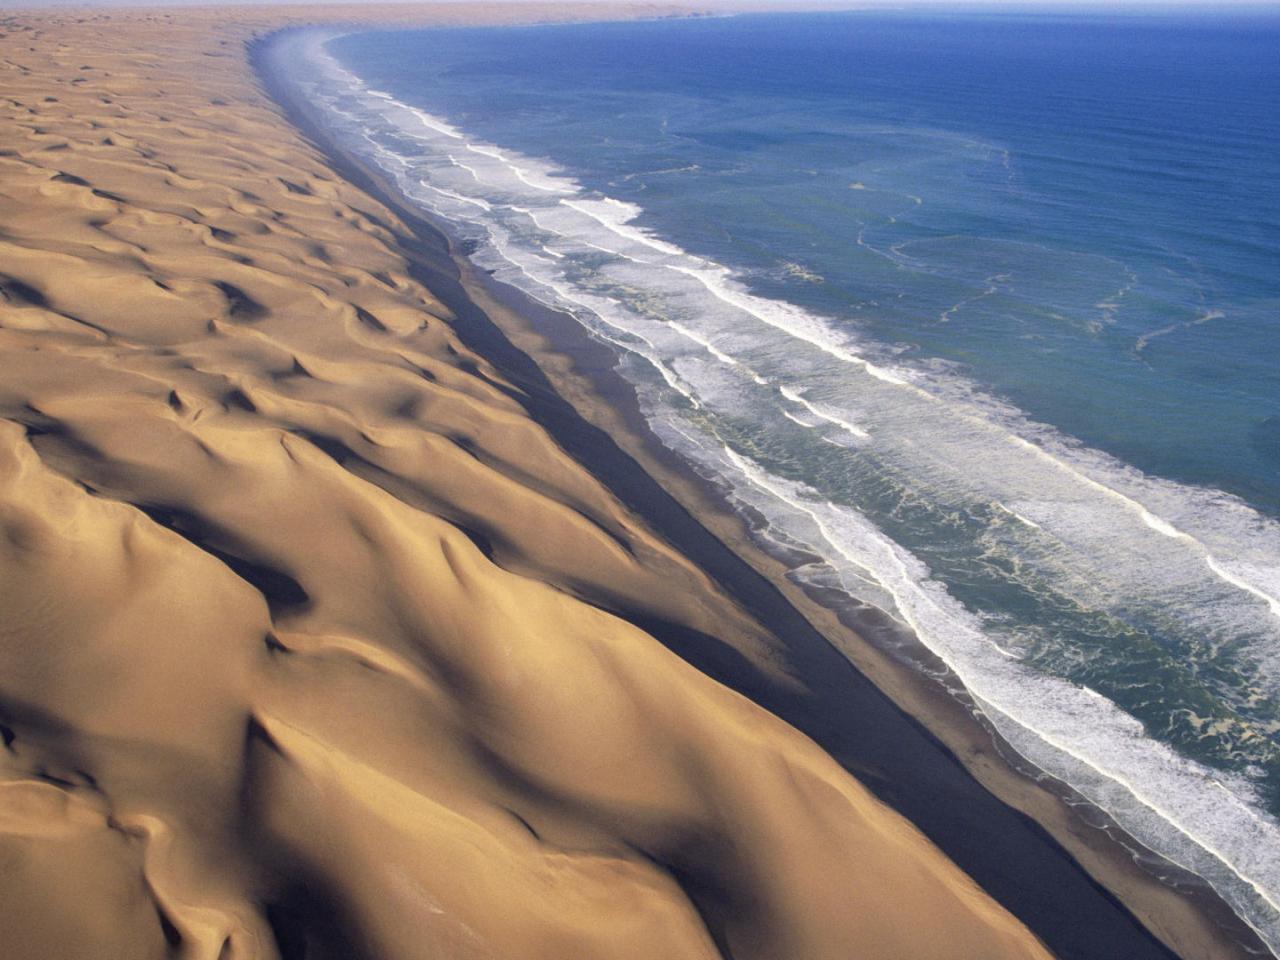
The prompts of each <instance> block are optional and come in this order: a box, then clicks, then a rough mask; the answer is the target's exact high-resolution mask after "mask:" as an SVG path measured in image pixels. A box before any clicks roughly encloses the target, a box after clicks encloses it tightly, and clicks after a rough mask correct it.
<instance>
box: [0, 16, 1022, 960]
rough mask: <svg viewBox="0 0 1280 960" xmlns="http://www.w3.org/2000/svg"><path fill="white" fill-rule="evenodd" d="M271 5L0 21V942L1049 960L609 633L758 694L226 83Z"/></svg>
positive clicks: (743, 724) (700, 683)
mask: <svg viewBox="0 0 1280 960" xmlns="http://www.w3.org/2000/svg"><path fill="white" fill-rule="evenodd" d="M301 15H302V14H301V13H298V12H294V13H288V12H285V13H262V12H258V13H254V12H252V11H242V12H241V13H239V14H225V13H224V14H223V15H221V17H218V16H214V15H211V14H208V13H199V12H192V11H188V10H183V11H175V12H173V13H172V14H160V13H156V14H146V13H124V12H110V13H96V14H92V15H90V14H57V15H55V14H53V13H46V14H16V15H12V16H10V17H8V18H5V19H4V21H3V23H2V24H0V34H3V36H2V37H0V61H2V72H0V76H2V77H3V84H2V86H0V90H2V91H3V96H2V97H0V106H3V117H2V119H0V131H2V133H0V289H2V290H3V300H2V301H0V569H2V570H3V575H2V577H0V609H2V610H3V612H4V616H3V620H2V621H0V721H3V727H2V728H0V731H2V732H3V737H4V740H3V744H4V745H3V750H2V751H0V864H2V867H0V944H3V950H2V951H0V952H2V953H3V955H4V956H5V957H6V958H13V960H20V958H37V957H38V958H52V957H57V958H81V957H85V958H88V957H93V958H105V957H114V958H135V957H136V958H143V957H182V958H209V960H215V958H221V960H230V958H249V957H254V958H258V957H261V958H271V957H285V958H296V957H307V958H313V957H333V958H348V957H360V956H370V957H397V958H401V957H403V958H410V957H431V958H440V957H491V956H496V957H531V958H532V957H546V958H557V960H561V958H588V957H636V958H640V957H643V958H653V957H663V958H673V960H674V958H677V957H691V958H692V957H714V956H720V955H723V956H728V955H732V956H734V957H738V958H752V957H755V958H783V957H786V958H801V957H811V958H819V957H830V958H841V960H843V958H848V957H852V956H858V957H864V958H871V957H892V958H901V957H911V958H914V960H923V958H932V957H939V958H941V957H957V958H959V957H970V958H972V957H983V958H997V957H1041V956H1047V954H1046V953H1045V951H1044V950H1043V949H1042V948H1041V947H1040V946H1039V945H1038V943H1037V941H1036V940H1035V939H1034V938H1033V937H1032V936H1031V935H1030V934H1029V933H1028V932H1027V931H1026V930H1025V929H1023V928H1022V927H1021V926H1020V924H1018V923H1017V922H1016V921H1015V920H1014V919H1013V918H1012V917H1011V916H1009V915H1008V914H1007V913H1005V912H1004V911H1003V910H1002V909H1001V908H1000V907H998V906H997V905H995V903H994V902H993V901H991V900H990V899H989V898H988V897H987V896H986V895H985V894H984V893H982V892H981V891H980V890H979V889H978V888H977V887H976V886H975V885H974V884H973V883H972V882H970V881H969V880H968V879H967V878H966V877H965V876H964V875H962V874H961V873H960V872H959V871H958V870H957V869H956V868H955V867H954V866H953V865H952V864H951V863H950V862H949V861H948V860H946V859H945V858H944V857H943V856H942V855H941V854H939V853H938V852H937V851H936V849H935V848H933V847H932V846H931V845H930V843H929V842H928V841H926V840H925V839H924V838H923V837H922V836H921V835H920V834H919V833H918V832H917V831H916V830H915V829H914V828H913V827H912V826H911V825H910V824H908V823H907V822H906V821H905V820H903V819H902V818H901V817H899V816H898V815H896V814H895V813H893V812H891V811H890V810H889V809H888V808H886V807H884V806H882V805H881V804H880V803H878V802H877V801H875V800H874V799H873V798H872V797H871V796H870V794H868V793H867V791H866V790H865V789H864V788H863V787H862V786H860V785H859V784H858V783H857V782H856V781H854V780H853V779H852V778H851V777H850V776H849V775H848V774H846V773H845V772H844V771H843V770H842V769H841V768H840V767H838V766H837V765H836V764H835V763H834V762H833V761H831V760H830V759H829V758H828V757H827V756H826V755H825V754H824V753H823V752H822V751H821V750H819V749H818V748H817V747H816V746H815V745H814V744H812V743H811V742H810V741H808V740H807V739H805V738H804V737H802V736H801V735H800V734H798V733H797V732H795V731H794V730H793V729H791V728H790V727H788V726H787V725H785V724H784V723H782V722H781V721H780V720H777V719H776V718H774V717H773V716H771V715H770V714H768V713H766V712H765V711H763V710H762V709H760V708H759V707H756V706H754V705H753V704H752V703H750V702H749V701H748V700H746V699H744V698H743V697H741V696H739V695H738V694H736V693H733V692H732V691H730V690H728V689H726V688H724V687H722V686H720V685H718V684H717V683H715V682H713V681H712V680H710V679H708V678H707V677H705V676H704V675H702V674H701V673H699V672H697V671H696V670H694V669H693V668H692V667H690V666H688V665H687V664H686V663H684V662H683V661H682V660H680V659H678V658H677V657H676V656H675V655H673V654H672V653H670V652H668V651H667V649H666V648H664V647H663V646H662V645H661V644H660V643H658V642H657V641H656V640H655V639H654V638H653V637H652V636H650V635H649V634H647V633H646V632H644V631H643V630H641V629H639V628H638V627H637V626H635V625H633V623H634V622H662V623H668V624H673V625H675V626H677V627H679V628H681V629H687V630H691V631H698V632H700V633H705V634H709V635H712V636H714V637H716V638H719V639H721V640H723V641H724V642H725V643H727V644H730V645H731V646H733V647H734V648H736V649H737V650H739V651H740V652H742V653H743V654H745V655H747V656H748V657H750V658H752V659H754V660H755V661H756V662H757V664H758V665H759V666H760V667H761V669H765V670H773V671H774V672H775V675H776V674H777V671H778V669H779V668H777V667H775V666H772V664H773V662H774V661H773V657H772V655H771V653H770V651H771V650H772V649H774V646H773V641H772V639H771V638H770V637H769V636H767V634H766V633H765V632H764V631H763V630H762V628H761V627H760V626H759V625H757V624H756V623H755V622H754V621H752V620H751V619H750V618H749V617H748V616H747V615H746V614H745V613H743V612H742V611H741V610H740V609H739V608H737V607H736V606H735V605H734V604H733V603H732V602H730V600H728V599H727V597H726V596H725V595H724V594H723V593H722V592H721V591H720V590H719V589H718V588H717V587H716V586H715V585H714V584H713V583H712V582H711V581H710V580H708V578H707V577H706V576H704V575H703V574H702V573H700V572H699V571H698V570H697V569H696V568H694V567H693V566H692V565H691V564H690V563H689V562H686V561H685V560H683V559H682V558H681V557H680V556H679V555H677V554H676V553H675V552H674V551H673V550H672V549H670V548H669V547H667V546H666V545H664V542H663V541H662V540H661V539H659V538H658V537H657V536H656V535H654V534H653V533H651V532H649V531H648V530H646V529H645V527H644V526H643V525H641V523H640V522H639V521H638V520H637V519H636V518H634V517H633V516H632V515H631V514H630V513H629V512H628V511H627V510H626V509H625V508H624V507H623V506H622V505H621V504H620V503H619V502H618V501H617V500H616V499H615V498H614V497H613V496H611V495H610V494H609V492H607V490H606V489H604V488H603V487H602V486H601V485H600V484H599V483H598V482H597V481H596V480H595V479H593V477H592V476H591V475H590V474H589V473H588V472H586V470H584V469H583V468H582V467H581V466H580V465H579V464H578V463H576V462H575V461H574V460H572V459H571V458H569V457H568V456H567V455H566V454H565V453H563V452H562V451H561V450H560V449H559V448H558V447H557V445H556V444H555V443H554V442H552V441H551V439H550V438H549V437H548V435H547V434H546V433H545V432H544V431H543V430H542V428H541V427H539V426H538V425H536V424H535V422H534V421H533V420H532V419H531V418H530V417H529V416H528V415H527V413H526V409H525V406H524V400H525V398H524V397H523V396H522V394H521V392H520V390H519V389H517V388H515V387H513V386H512V385H511V384H509V383H508V382H505V381H504V379H503V378H502V377H501V376H500V375H499V374H498V373H497V372H495V370H494V369H493V368H492V367H491V366H490V365H489V364H488V363H486V361H485V360H484V359H483V358H482V357H479V356H476V355H473V354H472V353H471V352H469V351H468V350H467V349H465V348H464V347H463V346H462V344H461V342H460V340H459V339H458V337H457V336H456V335H455V331H454V330H453V329H452V327H451V317H450V313H449V311H448V310H447V309H446V308H445V307H444V306H443V305H442V304H441V303H440V302H438V301H437V300H436V299H435V298H434V297H433V295H432V293H431V291H429V290H427V289H425V288H424V287H423V286H421V285H420V284H419V283H417V282H416V281H415V280H413V279H411V277H410V274H409V270H408V267H407V265H406V262H405V259H404V257H403V256H402V255H401V254H400V253H399V252H398V249H397V242H398V240H399V239H400V238H401V237H402V236H403V235H404V234H405V228H404V227H403V225H402V224H401V223H400V221H399V220H397V218H396V217H395V215H393V214H392V213H391V212H390V211H388V210H387V209H386V208H384V207H382V206H381V205H380V204H379V203H378V202H376V201H374V200H373V199H371V198H370V197H369V196H368V195H366V194H364V193H362V192H361V191H360V190H358V189H356V188H355V187H353V186H350V185H348V184H347V183H345V182H344V181H343V180H341V179H339V178H338V176H337V175H336V174H335V173H334V172H332V171H331V170H330V169H329V168H328V167H327V166H326V164H325V162H324V161H323V160H322V159H321V157H320V155H319V154H318V153H317V152H316V151H315V150H314V149H312V148H310V147H309V146H307V145H306V144H305V143H304V142H303V141H302V140H301V138H300V137H299V136H298V135H297V134H296V133H295V132H293V131H292V129H291V128H290V127H289V126H288V125H287V124H286V123H285V122H284V120H283V118H282V116H281V114H280V113H279V112H278V110H277V109H276V108H275V107H274V106H273V105H272V104H271V103H270V102H269V101H268V100H267V99H266V97H265V96H263V95H262V94H261V92H260V91H259V90H258V89H257V88H256V86H255V83H254V81H253V78H252V74H251V72H250V70H249V68H248V65H247V59H246V52H245V47H244V42H245V41H246V40H247V39H248V38H250V36H251V35H253V34H254V33H255V32H261V31H263V30H266V29H268V28H270V27H271V26H272V25H273V23H277V22H283V21H284V20H285V19H287V18H288V17H289V16H301ZM779 679H780V682H785V677H780V678H779Z"/></svg>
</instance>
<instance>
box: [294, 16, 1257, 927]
mask: <svg viewBox="0 0 1280 960" xmlns="http://www.w3.org/2000/svg"><path fill="white" fill-rule="evenodd" d="M1278 49H1280V17H1274V16H1271V17H1269V16H1261V15H1257V14H1252V15H1248V16H1245V15H1238V16H1235V17H1230V18H1219V19H1217V20H1211V19H1207V18H1205V17H1203V16H1183V17H1181V18H1171V17H1157V16H1153V15H1146V16H1127V17H1122V16H1112V17H1108V18H1099V17H1086V16H1082V15H1079V16H1073V17H1066V16H1048V15H1035V16H1033V15H1013V14H1006V15H1001V16H976V15H964V16H961V15H942V14H929V15H924V14H913V15H907V14H893V15H889V14H866V13H863V14H824V15H791V16H776V15H775V16H750V17H735V18H721V19H710V20H686V21H660V22H650V23H633V24H591V25H573V26H556V27H536V28H505V29H474V30H472V29H466V30H448V31H418V32H405V33H396V34H391V33H363V34H353V35H348V36H344V37H339V38H336V39H330V40H329V41H328V42H327V43H324V44H322V43H321V42H320V41H319V40H317V41H316V43H315V48H314V50H313V59H312V63H313V66H314V76H312V77H309V78H308V82H310V84H311V93H312V95H313V96H314V97H315V99H316V100H317V101H318V102H320V103H322V104H323V105H325V106H326V107H327V108H328V116H329V117H330V119H331V122H332V125H333V127H334V129H335V130H336V131H337V132H338V133H339V135H340V136H342V137H343V138H344V139H345V141H346V142H347V143H349V144H350V145H351V146H352V147H353V148H354V149H356V150H357V151H360V152H362V153H363V154H364V155H365V156H367V157H368V158H369V159H370V160H371V161H372V162H374V163H377V164H379V165H381V166H382V167H384V168H385V169H386V170H387V171H388V173H390V174H391V175H393V176H394V177H395V178H396V180H397V182H398V183H399V184H400V187H401V189H402V190H403V191H404V192H405V193H406V194H407V195H408V196H410V197H411V198H413V199H414V200H416V201H417V202H419V203H420V204H422V205H423V206H424V207H426V208H428V209H430V210H431V211H433V212H434V213H435V214H436V215H438V216H439V217H441V218H443V219H444V220H446V221H447V222H448V223H450V224H451V226H452V229H454V230H455V231H456V232H457V233H458V234H459V235H461V236H462V237H464V238H467V239H469V240H471V241H473V245H474V248H475V254H474V256H475V259H476V260H477V261H478V262H480V263H481V264H483V265H484V266H485V267H487V268H488V269H490V270H492V271H493V272H494V274H495V276H496V277H497V278H498V279H500V280H503V281H506V282H509V283H511V284H514V285H516V286H518V287H520V288H521V289H523V290H525V291H527V292H528V293H530V294H531V295H533V296H535V297H537V298H539V299H541V300H544V301H545V302H547V303H550V304H553V305H555V306H558V307H561V308H564V309H567V310H569V311H570V312H572V313H574V315H575V316H577V317H578V318H579V319H580V320H581V321H582V322H583V324H584V325H585V326H586V327H587V328H588V329H590V330H591V331H592V332H593V333H594V334H595V335H597V336H598V337H600V338H601V339H603V340H606V341H608V342H610V343H612V344H614V345H615V346H616V347H617V349H618V352H619V358H620V360H619V362H620V369H621V371H622V372H623V373H624V375H626V376H628V377H629V378H630V379H631V380H632V381H633V382H634V383H635V384H636V385H637V387H638V389H639V392H640V396H641V399H642V403H643V406H644V409H645V412H646V414H647V416H648V417H649V419H650V422H651V423H652V424H653V426H654V429H655V431H656V432H657V433H658V434H659V436H660V437H662V438H663V439H664V440H665V441H666V442H668V443H669V444H670V445H671V446H672V447H673V448H674V449H676V450H678V451H680V452H681V453H683V454H684V455H686V456H688V457H689V458H690V460H691V461H692V462H693V463H694V464H695V465H696V466H697V467H698V469H699V470H701V471H702V472H703V473H705V474H706V475H707V476H709V477H711V478H713V479H714V480H716V481H717V482H719V483H720V484H722V486H723V487H724V489H725V490H726V492H727V494H728V496H729V497H730V499H731V500H733V501H734V502H736V503H737V504H739V505H740V506H742V507H743V508H750V511H751V515H752V516H754V517H756V518H758V523H759V528H758V531H757V533H758V535H759V536H760V538H761V539H762V541H763V542H764V543H765V544H766V545H768V546H770V547H771V548H773V549H775V550H777V551H778V552H779V553H780V554H783V555H796V554H789V553H788V551H791V550H793V549H794V548H803V550H804V551H807V552H808V553H809V554H816V555H818V556H821V557H822V558H823V561H822V562H819V563H807V564H806V565H804V566H801V567H798V568H797V569H796V570H795V571H794V573H793V575H794V576H795V577H796V578H797V579H799V580H801V581H802V582H806V583H809V584H812V585H814V586H820V587H826V588H834V592H826V593H824V596H843V597H845V598H847V599H846V600H845V601H843V602H847V603H848V604H849V605H851V606H855V607H856V606H857V605H859V604H871V605H874V606H877V607H879V608H881V609H882V610H884V611H886V612H888V613H889V614H890V615H891V616H892V617H893V618H895V620H896V622H897V623H899V624H900V625H901V626H902V627H903V628H904V629H909V630H911V631H912V632H913V633H914V634H915V635H917V636H918V637H919V638H920V639H921V640H922V641H923V642H924V643H925V644H926V645H927V646H928V647H930V648H931V649H932V650H933V651H934V652H936V653H937V654H938V655H939V656H940V657H941V658H942V660H944V661H945V662H946V663H947V664H948V665H949V667H950V668H951V670H952V671H953V673H954V675H955V676H956V677H958V678H959V680H960V681H962V682H963V684H964V685H965V687H966V688H967V689H968V690H969V691H970V693H971V694H972V695H973V697H974V698H975V700H976V701H977V703H978V704H979V706H980V707H981V709H982V710H983V711H984V712H985V713H986V715H987V716H988V717H989V718H990V719H991V720H992V722H993V723H994V724H995V725H996V726H997V727H998V728H999V729H1000V730H1001V731H1002V732H1003V733H1004V735H1005V736H1006V737H1007V738H1008V739H1009V741H1010V742H1011V743H1012V744H1013V745H1014V746H1015V747H1016V748H1017V749H1018V750H1019V751H1020V752H1022V753H1023V754H1024V755H1025V756H1027V757H1028V758H1029V759H1030V760H1032V761H1033V762H1034V763H1035V764H1036V765H1038V766H1040V767H1042V768H1044V769H1046V770H1049V771H1051V772H1053V773H1055V774H1057V775H1058V776H1060V777H1062V778H1063V779H1065V780H1067V781H1068V782H1070V783H1072V784H1073V785H1074V786H1076V787H1077V789H1079V790H1080V791H1081V792H1082V793H1083V794H1084V795H1085V796H1087V797H1088V798H1089V799H1091V800H1092V801H1094V802H1095V803H1097V804H1098V805H1100V806H1102V807H1103V808H1105V809H1107V810H1108V811H1109V812H1111V813H1112V814H1113V815H1114V816H1115V817H1116V818H1117V819H1118V820H1119V821H1120V822H1121V823H1122V824H1124V825H1125V826H1126V827H1127V828H1128V829H1129V830H1130V831H1131V832H1132V833H1133V834H1134V835H1136V836H1137V837H1138V838H1139V839H1141V840H1143V841H1144V842H1146V843H1147V844H1149V845H1150V846H1151V847H1153V848H1154V849H1156V850H1159V851H1160V852H1162V853H1164V854H1165V855H1167V856H1169V857H1170V858H1172V859H1175V860H1177V861H1178V862H1180V863H1182V864H1184V865H1186V866H1188V867H1190V868H1191V869H1193V870H1195V871H1196V872H1198V873H1200V874H1201V875H1202V876H1205V877H1206V878H1207V879H1209V880H1210V882H1212V883H1213V884H1214V885H1215V886H1216V887H1217V888H1218V889H1219V890H1220V891H1221V892H1222V893H1223V895H1224V896H1226V897H1227V899H1228V900H1229V901H1230V902H1232V903H1233V904H1234V905H1235V906H1236V908H1237V909H1238V910H1239V911H1240V912H1241V913H1242V915H1244V916H1246V917H1247V918H1249V919H1250V921H1251V922H1253V923H1254V924H1255V925H1256V926H1257V927H1258V928H1259V930H1260V931H1261V932H1262V933H1263V934H1264V936H1266V937H1267V938H1268V939H1269V940H1270V942H1271V943H1272V944H1273V945H1275V944H1276V943H1278V942H1280V908H1278V906H1277V903H1278V902H1280V825H1278V824H1277V820H1276V816H1277V813H1280V646H1278V644H1280V524H1278V523H1277V516H1278V515H1280V363H1278V362H1277V361H1280V310H1278V307H1280V187H1277V184H1280V110H1278V109H1277V105H1278V104H1280V57H1277V56H1276V51H1277V50H1278ZM883 639H884V642H886V643H892V637H889V636H886V637H885V638H883Z"/></svg>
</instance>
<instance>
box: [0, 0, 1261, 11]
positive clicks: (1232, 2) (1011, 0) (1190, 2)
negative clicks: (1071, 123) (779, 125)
mask: <svg viewBox="0 0 1280 960" xmlns="http://www.w3.org/2000/svg"><path fill="white" fill-rule="evenodd" d="M319 2H320V3H324V2H326V0H319ZM328 2H332V3H347V4H350V3H352V2H353V0H328ZM354 2H356V3H359V2H360V0H354ZM383 2H391V3H395V2H412V0H383ZM424 2H446V3H466V2H468V0H424ZM512 2H521V0H512ZM582 2H590V0H582ZM672 2H678V3H682V4H683V3H688V4H689V5H691V6H696V5H698V4H699V3H700V2H705V3H706V5H707V6H709V7H710V6H718V5H719V0H672ZM727 2H729V3H730V4H731V3H732V0H727ZM775 2H778V3H779V5H794V6H797V7H814V6H847V7H849V8H851V9H856V8H877V9H893V8H910V7H964V8H968V9H973V8H975V7H982V8H985V9H999V8H1007V9H1009V10H1019V9H1021V10H1025V9H1029V8H1036V9H1064V8H1092V9H1094V10H1097V9H1112V10H1118V9H1121V8H1143V9H1147V10H1159V9H1171V8H1172V9H1189V8H1195V9H1198V10H1201V11H1204V12H1206V13H1212V12H1213V11H1215V10H1226V9H1233V10H1238V9H1245V8H1257V9H1275V10H1278V11H1280V0H1213V2H1206V0H863V2H859V0H849V2H847V3H844V2H839V0H775ZM279 4H295V5H297V4H299V0H0V9H15V8H16V9H24V8H25V9H30V8H33V7H112V6H148V7H152V6H154V7H161V6H163V7H180V6H273V5H279ZM306 5H316V4H315V3H314V2H313V3H310V4H306Z"/></svg>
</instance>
